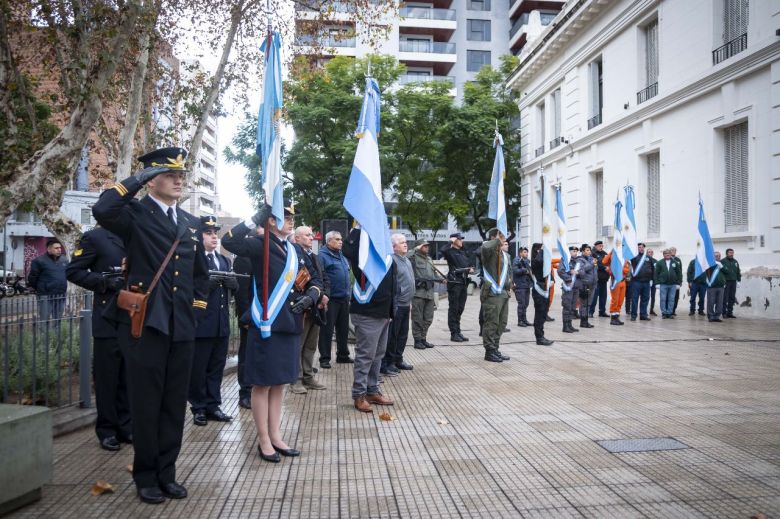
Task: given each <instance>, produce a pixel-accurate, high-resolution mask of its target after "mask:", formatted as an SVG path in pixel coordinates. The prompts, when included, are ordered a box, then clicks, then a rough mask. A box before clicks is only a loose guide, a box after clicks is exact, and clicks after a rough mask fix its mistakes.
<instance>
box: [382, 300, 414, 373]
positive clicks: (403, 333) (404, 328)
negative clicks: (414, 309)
mask: <svg viewBox="0 0 780 519" xmlns="http://www.w3.org/2000/svg"><path fill="white" fill-rule="evenodd" d="M410 311H411V307H409V306H399V307H396V309H395V314H393V320H392V321H391V322H390V329H389V330H388V332H387V349H386V350H385V356H384V358H383V359H382V364H384V365H386V366H392V365H395V364H397V363H399V362H401V361H403V360H404V349H406V340H407V339H408V338H409V313H410Z"/></svg>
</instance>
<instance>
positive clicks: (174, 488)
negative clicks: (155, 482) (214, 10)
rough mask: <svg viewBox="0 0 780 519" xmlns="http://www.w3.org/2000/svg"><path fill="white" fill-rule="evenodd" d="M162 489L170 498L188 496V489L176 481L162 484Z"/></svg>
mask: <svg viewBox="0 0 780 519" xmlns="http://www.w3.org/2000/svg"><path fill="white" fill-rule="evenodd" d="M160 490H162V493H163V495H164V496H165V497H168V498H170V499H184V498H185V497H187V489H186V488H184V487H183V486H181V485H179V484H178V483H176V482H173V481H172V482H170V483H165V484H160Z"/></svg>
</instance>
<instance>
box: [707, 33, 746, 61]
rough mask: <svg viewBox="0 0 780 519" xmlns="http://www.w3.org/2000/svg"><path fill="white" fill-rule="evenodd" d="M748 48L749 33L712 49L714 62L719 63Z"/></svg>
mask: <svg viewBox="0 0 780 519" xmlns="http://www.w3.org/2000/svg"><path fill="white" fill-rule="evenodd" d="M745 49H747V33H745V34H743V35H742V36H737V37H736V38H734V39H733V40H731V41H730V42H728V43H727V44H725V45H723V46H721V47H718V48H717V49H715V50H714V51H712V64H713V65H717V64H718V63H720V62H721V61H724V60H727V59H729V58H730V57H732V56H735V55H737V54H739V53H740V52H742V51H743V50H745Z"/></svg>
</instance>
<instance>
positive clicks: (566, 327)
mask: <svg viewBox="0 0 780 519" xmlns="http://www.w3.org/2000/svg"><path fill="white" fill-rule="evenodd" d="M570 328H571V321H563V330H562V331H563V333H574V330H570Z"/></svg>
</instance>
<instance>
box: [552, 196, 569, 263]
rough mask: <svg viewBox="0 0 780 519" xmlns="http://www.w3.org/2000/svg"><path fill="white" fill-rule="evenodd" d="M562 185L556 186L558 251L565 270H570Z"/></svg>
mask: <svg viewBox="0 0 780 519" xmlns="http://www.w3.org/2000/svg"><path fill="white" fill-rule="evenodd" d="M561 191H562V188H561V185H560V184H557V185H556V186H555V214H556V215H557V216H558V250H559V251H560V252H561V263H563V268H564V269H566V270H567V271H568V270H569V259H570V258H571V255H570V254H569V242H568V240H567V239H566V215H565V214H564V213H563V195H562V194H561Z"/></svg>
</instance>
